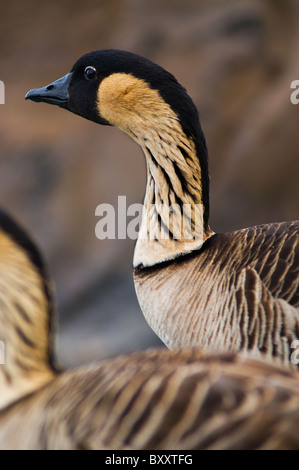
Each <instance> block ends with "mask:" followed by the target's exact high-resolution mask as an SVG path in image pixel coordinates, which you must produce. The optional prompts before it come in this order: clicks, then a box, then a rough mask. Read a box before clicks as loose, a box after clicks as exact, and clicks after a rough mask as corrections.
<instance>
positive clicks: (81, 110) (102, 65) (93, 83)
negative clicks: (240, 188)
mask: <svg viewBox="0 0 299 470" xmlns="http://www.w3.org/2000/svg"><path fill="white" fill-rule="evenodd" d="M114 73H125V74H128V75H133V76H134V77H136V78H139V79H142V80H144V81H145V82H147V84H148V85H149V86H150V87H151V88H152V89H155V90H158V91H159V94H160V95H161V97H162V98H163V99H164V101H165V102H166V103H168V104H169V105H170V106H171V108H172V109H173V110H174V111H175V113H176V114H177V115H178V118H179V120H180V123H181V125H182V127H183V130H184V132H185V133H186V135H188V136H194V135H195V136H197V137H198V132H199V129H200V126H199V120H198V112H197V109H196V107H195V105H194V103H193V101H192V100H191V98H190V97H189V95H188V94H187V92H186V90H185V89H184V88H183V87H182V86H181V85H180V84H179V83H178V81H177V80H176V78H175V77H174V76H173V75H172V74H171V73H169V72H167V71H166V70H165V69H164V68H162V67H161V66H159V65H157V64H155V63H154V62H152V61H150V60H148V59H146V58H145V57H142V56H140V55H137V54H133V53H132V52H127V51H121V50H116V49H103V50H99V51H92V52H89V53H87V54H85V55H83V56H82V57H81V58H80V59H78V60H77V62H76V63H75V64H74V66H73V67H72V69H71V71H70V73H68V74H67V75H65V76H64V77H62V78H60V79H59V80H56V81H55V82H53V83H51V84H50V85H47V86H45V87H43V88H39V89H34V90H31V91H29V92H28V93H27V95H26V99H31V100H33V101H39V102H40V101H44V102H46V103H50V104H55V105H58V106H60V107H62V108H65V109H68V110H69V111H71V112H73V113H75V114H78V115H80V116H82V117H85V118H86V119H89V120H91V121H94V122H97V123H99V124H108V125H109V124H111V123H110V122H108V121H107V120H106V119H104V118H103V117H102V116H100V115H99V112H98V108H97V100H98V90H99V87H100V85H101V82H102V81H103V79H104V78H106V77H108V76H109V75H112V74H114ZM200 138H201V140H202V142H204V136H203V134H202V132H201V130H200Z"/></svg>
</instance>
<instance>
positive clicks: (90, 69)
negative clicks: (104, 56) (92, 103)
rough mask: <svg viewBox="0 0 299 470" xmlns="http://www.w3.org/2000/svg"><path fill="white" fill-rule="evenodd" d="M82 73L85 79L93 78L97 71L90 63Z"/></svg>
mask: <svg viewBox="0 0 299 470" xmlns="http://www.w3.org/2000/svg"><path fill="white" fill-rule="evenodd" d="M84 75H85V78H87V80H94V79H95V78H96V76H97V71H96V69H95V68H94V67H92V66H91V65H89V66H88V67H86V69H85V70H84Z"/></svg>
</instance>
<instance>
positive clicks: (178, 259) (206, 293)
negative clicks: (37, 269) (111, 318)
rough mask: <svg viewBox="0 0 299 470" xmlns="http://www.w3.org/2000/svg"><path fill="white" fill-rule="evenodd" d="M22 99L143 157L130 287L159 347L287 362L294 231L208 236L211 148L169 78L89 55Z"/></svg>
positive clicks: (136, 61) (293, 306)
mask: <svg viewBox="0 0 299 470" xmlns="http://www.w3.org/2000/svg"><path fill="white" fill-rule="evenodd" d="M26 98H28V99H32V100H33V101H44V102H47V103H50V104H55V105H58V106H61V107H63V108H65V109H68V110H69V111H71V112H73V113H75V114H78V115H80V116H82V117H85V118H86V119H90V120H92V121H94V122H97V123H99V124H106V125H107V124H108V125H113V126H116V127H118V128H120V129H121V130H122V131H124V132H126V133H127V134H128V135H129V136H131V137H132V139H133V140H135V142H137V143H138V144H139V145H140V146H141V147H142V149H143V151H144V154H145V158H146V164H147V185H146V192H145V199H144V206H143V213H142V221H141V225H140V231H139V236H138V240H137V243H136V247H135V253H134V260H133V265H134V281H135V287H136V293H137V297H138V300H139V303H140V306H141V309H142V311H143V313H144V315H145V317H146V319H147V321H148V323H149V324H150V326H151V327H152V328H153V330H154V331H155V332H156V333H157V334H158V336H159V337H160V338H161V339H162V341H163V342H164V343H165V344H166V345H167V346H168V347H169V348H176V347H183V346H204V347H205V348H206V349H211V350H215V348H217V350H219V351H232V350H239V349H254V350H256V351H260V352H264V353H266V354H267V355H269V356H277V357H279V358H280V359H283V360H284V361H285V362H288V363H289V361H290V351H291V347H292V341H293V340H294V339H299V302H298V295H299V294H298V286H299V255H298V253H299V236H298V234H299V222H298V221H295V222H290V223H288V222H286V223H279V224H268V225H263V226H259V227H251V228H248V229H243V230H239V231H236V232H232V233H225V234H215V233H214V232H213V231H212V230H211V228H210V227H209V222H208V219H209V175H208V155H207V146H206V142H205V138H204V135H203V132H202V129H201V126H200V122H199V118H198V113H197V110H196V108H195V105H194V104H193V102H192V100H191V98H190V97H189V96H188V94H187V93H186V90H185V89H184V88H183V87H182V86H181V85H180V84H179V83H178V82H177V80H176V79H175V78H174V77H173V75H171V74H170V73H168V72H167V71H166V70H164V69H163V68H162V67H160V66H158V65H156V64H154V63H152V62H151V61H149V60H147V59H145V58H143V57H140V56H138V55H135V54H132V53H129V52H125V51H117V50H103V51H94V52H91V53H88V54H86V55H84V56H83V57H81V58H80V59H79V60H78V61H77V62H76V63H75V65H74V66H73V68H72V70H71V72H70V73H68V74H67V75H66V76H65V77H63V78H62V79H59V80H58V81H56V82H54V83H52V84H51V85H49V86H46V87H44V88H40V89H35V90H31V91H30V92H29V93H28V94H27V95H26Z"/></svg>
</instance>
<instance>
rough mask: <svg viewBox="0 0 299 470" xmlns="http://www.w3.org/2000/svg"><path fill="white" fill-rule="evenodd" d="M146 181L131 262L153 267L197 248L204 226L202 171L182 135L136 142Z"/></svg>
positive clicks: (205, 234)
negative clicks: (137, 234) (145, 168)
mask: <svg viewBox="0 0 299 470" xmlns="http://www.w3.org/2000/svg"><path fill="white" fill-rule="evenodd" d="M139 143H140V144H141V146H142V148H143V151H144V154H145V157H146V162H147V185H146V193H145V199H144V207H143V214H142V221H141V226H140V231H139V236H138V240H137V243H136V248H135V254H134V266H135V267H137V266H141V265H143V266H152V265H154V264H157V263H161V262H163V261H168V260H171V259H174V258H176V257H177V256H180V255H182V254H186V253H189V252H191V251H193V250H195V249H199V248H200V247H201V246H202V244H203V242H204V241H205V240H206V239H207V238H208V237H209V236H210V235H211V234H212V232H211V231H210V230H209V229H208V230H206V229H205V226H204V225H205V224H204V211H205V207H204V203H203V198H202V174H201V167H200V162H199V158H198V156H197V154H196V149H195V145H194V144H193V142H192V141H190V140H188V139H187V138H186V137H185V136H184V135H183V136H182V134H181V135H179V137H177V136H176V138H174V137H173V135H169V134H168V135H166V136H164V138H163V137H161V135H159V136H158V138H157V137H156V138H155V139H144V140H143V141H142V142H139Z"/></svg>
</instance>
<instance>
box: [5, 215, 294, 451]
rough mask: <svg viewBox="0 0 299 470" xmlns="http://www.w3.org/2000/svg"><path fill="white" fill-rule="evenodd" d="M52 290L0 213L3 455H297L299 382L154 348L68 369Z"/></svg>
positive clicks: (30, 248)
mask: <svg viewBox="0 0 299 470" xmlns="http://www.w3.org/2000/svg"><path fill="white" fill-rule="evenodd" d="M52 294H53V285H52V281H51V279H50V278H49V275H48V273H47V269H46V267H45V265H44V261H43V259H42V257H41V256H40V254H39V252H38V250H37V248H36V246H35V244H34V243H33V242H32V241H31V239H30V238H29V237H28V235H27V234H26V233H25V232H24V230H23V229H21V228H20V227H19V226H18V225H17V224H16V223H15V222H14V221H13V220H12V219H11V218H10V217H9V216H8V215H7V214H5V213H4V212H3V211H0V338H1V341H3V342H4V344H5V349H6V354H5V361H4V364H1V365H0V449H1V450H4V449H5V450H6V449H14V450H22V449H33V450H46V449H48V450H50V449H65V450H71V449H81V450H83V449H117V450H118V449H155V450H159V449H160V450H161V449H164V450H165V449H167V450H173V449H178V450H184V449H185V450H192V449H299V437H298V432H297V430H298V426H299V378H298V374H296V373H294V372H291V371H290V370H287V369H286V368H282V367H281V366H278V365H275V364H273V363H270V362H267V361H266V360H259V359H256V358H254V357H247V356H245V355H241V354H236V353H230V354H229V353H226V354H222V355H220V354H219V355H217V356H216V355H212V354H207V353H202V352H200V351H199V350H196V349H192V350H191V349H190V350H182V351H169V350H168V349H155V350H154V349H153V350H148V351H143V352H135V353H133V354H131V355H126V356H119V357H115V358H110V359H106V360H102V361H101V362H98V363H94V364H89V365H85V366H81V367H79V368H75V369H72V370H68V371H63V370H61V369H60V368H58V367H57V365H56V364H55V361H54V359H53V356H54V354H53V342H54V341H53V333H54V328H53V322H54V321H55V309H54V307H53V297H52Z"/></svg>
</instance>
